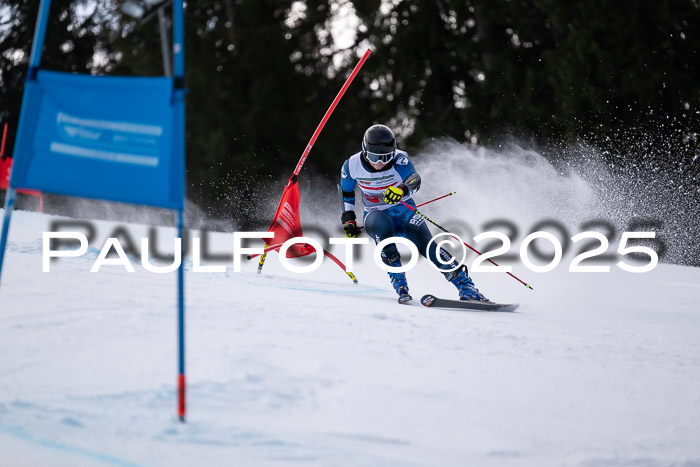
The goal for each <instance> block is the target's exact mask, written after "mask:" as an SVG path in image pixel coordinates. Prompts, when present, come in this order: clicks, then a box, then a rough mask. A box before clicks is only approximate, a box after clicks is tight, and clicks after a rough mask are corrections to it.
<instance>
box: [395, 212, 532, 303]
mask: <svg viewBox="0 0 700 467" xmlns="http://www.w3.org/2000/svg"><path fill="white" fill-rule="evenodd" d="M401 204H403V205H404V206H406V207H407V208H408V209H410V210H411V211H413V212H415V213H416V214H418V215H419V216H421V217H422V218H423V219H425V220H426V221H428V222H430V223H431V224H433V225H434V226H435V227H437V228H438V229H440V230H442V231H443V232H445V233H448V234H450V235H452V237H453V238H454V239H455V240H460V241H461V242H462V243H464V246H466V247H467V248H469V249H470V250H472V251H473V252H474V253H476V254H477V255H479V256H481V255H482V253H481V252H480V251H479V250H476V249H474V248H472V247H471V246H469V244H468V243H467V242H465V241H464V240H462V239H460V238H459V237H457V236H456V235H455V234H453V233H452V232H450V231H449V230H447V229H446V228H444V227H443V226H441V225H440V224H438V223H437V222H435V221H434V220H432V219H431V218H429V217H428V216H426V215H425V214H423V213H422V212H420V211H418V209H416V208H414V207H411V206H409V205H408V204H406V203H404V202H403V201H401ZM486 261H488V262H489V263H491V264H493V265H494V266H498V264H496V263H495V262H494V261H491V259H489V258H486ZM506 274H508V275H509V276H510V277H512V278H513V279H515V280H516V281H518V282H520V283H521V284H523V285H524V286H525V287H527V288H528V289H530V290H535V289H533V288H532V286H531V285H530V284H528V283H526V282H524V281H522V280H521V279H520V278H519V277H517V276H515V275H514V274H511V273H510V272H506Z"/></svg>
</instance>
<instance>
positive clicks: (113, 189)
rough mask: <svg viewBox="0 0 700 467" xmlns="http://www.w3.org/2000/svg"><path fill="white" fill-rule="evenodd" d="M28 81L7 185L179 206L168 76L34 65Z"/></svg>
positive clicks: (180, 171)
mask: <svg viewBox="0 0 700 467" xmlns="http://www.w3.org/2000/svg"><path fill="white" fill-rule="evenodd" d="M26 86H27V89H26V93H25V100H26V101H25V105H24V108H23V114H22V119H26V121H25V122H23V123H25V124H24V125H20V128H23V129H24V131H20V134H18V135H17V142H16V147H15V151H14V154H15V155H16V157H15V161H14V167H13V170H12V178H11V181H10V182H11V184H12V186H15V187H22V188H35V189H39V190H42V191H47V192H52V193H58V194H63V195H72V196H81V197H86V198H96V199H103V200H109V201H121V202H127V203H135V204H145V205H150V206H158V207H164V208H170V209H182V208H183V199H184V196H183V190H184V148H182V147H180V146H182V144H181V143H180V141H182V142H184V141H183V140H184V138H181V135H177V134H176V133H177V132H178V129H179V127H180V125H177V122H176V121H175V120H174V118H175V117H176V112H175V111H174V105H175V99H174V96H173V94H174V92H173V91H174V90H173V79H172V78H168V77H153V78H139V77H113V76H89V75H77V74H70V73H59V72H52V71H44V70H40V71H38V73H37V77H36V80H30V81H28V82H27V83H26Z"/></svg>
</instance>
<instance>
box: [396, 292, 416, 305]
mask: <svg viewBox="0 0 700 467" xmlns="http://www.w3.org/2000/svg"><path fill="white" fill-rule="evenodd" d="M411 300H413V297H411V296H410V295H409V294H407V293H405V294H401V295H399V303H408V302H410V301H411Z"/></svg>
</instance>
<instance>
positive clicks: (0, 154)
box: [0, 123, 7, 159]
mask: <svg viewBox="0 0 700 467" xmlns="http://www.w3.org/2000/svg"><path fill="white" fill-rule="evenodd" d="M6 142H7V123H5V126H4V127H3V130H2V146H0V157H2V158H3V159H4V158H5V143H6Z"/></svg>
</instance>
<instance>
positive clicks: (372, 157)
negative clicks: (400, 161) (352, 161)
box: [367, 151, 395, 164]
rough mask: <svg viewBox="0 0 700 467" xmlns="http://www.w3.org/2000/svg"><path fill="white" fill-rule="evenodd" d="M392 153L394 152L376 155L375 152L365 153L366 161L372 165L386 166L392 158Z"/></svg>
mask: <svg viewBox="0 0 700 467" xmlns="http://www.w3.org/2000/svg"><path fill="white" fill-rule="evenodd" d="M394 152H395V151H391V152H384V153H377V152H369V151H367V160H368V161H370V162H371V163H373V164H376V163H378V162H381V163H383V164H386V163H387V162H389V161H390V160H392V159H393V158H394Z"/></svg>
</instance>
